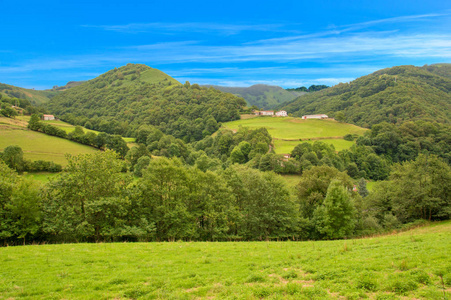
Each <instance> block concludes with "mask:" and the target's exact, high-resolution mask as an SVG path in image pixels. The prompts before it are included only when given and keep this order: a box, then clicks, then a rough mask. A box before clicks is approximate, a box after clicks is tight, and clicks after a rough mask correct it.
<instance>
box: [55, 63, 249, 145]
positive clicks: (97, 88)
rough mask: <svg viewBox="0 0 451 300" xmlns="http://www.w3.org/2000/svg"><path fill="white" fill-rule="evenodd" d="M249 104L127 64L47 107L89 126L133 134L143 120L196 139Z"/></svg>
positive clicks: (162, 129)
mask: <svg viewBox="0 0 451 300" xmlns="http://www.w3.org/2000/svg"><path fill="white" fill-rule="evenodd" d="M245 105H246V103H245V101H244V100H243V99H242V98H238V97H236V96H234V95H232V94H228V93H223V92H220V91H218V90H216V89H213V88H203V87H200V86H199V85H197V84H193V85H190V84H189V83H188V82H187V83H185V84H184V85H182V84H180V83H178V82H176V81H175V80H174V79H173V78H171V77H169V76H168V75H166V74H164V73H162V72H161V71H158V70H155V69H151V68H150V67H147V66H145V65H133V64H128V65H127V66H124V67H121V68H119V69H114V70H111V71H109V72H107V73H105V74H103V75H101V76H99V77H97V78H95V79H93V80H90V81H88V82H85V83H83V84H81V85H79V86H76V87H73V88H71V89H69V90H67V91H65V92H62V93H60V94H58V95H57V96H55V97H53V98H52V99H51V101H50V102H49V103H48V104H47V107H48V109H49V111H50V112H52V113H53V114H55V115H57V116H58V117H60V118H61V119H62V120H63V121H66V122H69V123H71V124H74V125H82V126H85V127H86V128H88V129H95V130H98V131H103V132H107V133H110V134H119V135H122V136H132V137H134V136H136V134H137V130H138V128H139V127H140V126H141V125H153V126H157V127H158V128H159V129H160V130H161V131H162V132H164V133H166V134H170V135H172V136H174V137H176V138H180V139H183V140H184V141H185V142H192V141H196V140H200V139H202V138H203V137H205V136H208V135H210V134H212V133H213V132H215V131H216V130H217V129H218V128H219V125H218V123H219V122H226V121H232V120H236V119H239V118H240V115H239V111H240V109H241V108H242V107H243V106H245Z"/></svg>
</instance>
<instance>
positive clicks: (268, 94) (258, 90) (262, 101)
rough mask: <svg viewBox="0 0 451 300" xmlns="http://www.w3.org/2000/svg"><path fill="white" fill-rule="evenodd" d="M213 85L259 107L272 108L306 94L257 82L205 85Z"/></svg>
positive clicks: (250, 104)
mask: <svg viewBox="0 0 451 300" xmlns="http://www.w3.org/2000/svg"><path fill="white" fill-rule="evenodd" d="M205 86H206V87H213V88H215V89H218V90H220V91H222V92H226V93H231V94H234V95H236V96H239V97H243V98H244V100H246V102H247V104H248V105H249V106H252V105H255V106H257V107H258V108H263V109H271V108H274V107H276V106H278V105H280V104H282V103H285V102H288V101H291V100H293V99H295V98H296V97H298V96H301V95H303V94H306V93H305V92H300V91H294V90H293V91H287V90H285V89H283V88H281V87H280V86H273V85H266V84H256V85H252V86H250V87H227V86H218V85H205Z"/></svg>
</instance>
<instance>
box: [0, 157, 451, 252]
mask: <svg viewBox="0 0 451 300" xmlns="http://www.w3.org/2000/svg"><path fill="white" fill-rule="evenodd" d="M67 159H68V162H69V163H68V166H67V167H66V168H65V171H64V172H62V173H61V174H60V175H58V176H57V177H56V178H55V179H53V180H51V181H50V182H49V183H47V184H45V185H43V186H39V185H37V184H36V183H35V182H33V181H30V180H28V179H26V178H23V177H20V176H18V175H17V174H16V173H15V171H13V170H12V169H10V168H9V167H8V166H7V165H6V164H5V163H4V162H3V161H0V181H1V182H0V183H1V184H0V194H1V195H2V197H1V203H0V232H1V235H0V240H1V241H2V242H3V243H4V244H6V243H22V242H24V243H25V242H27V241H28V242H32V241H34V242H44V241H45V242H82V241H89V242H95V241H124V240H126V241H174V240H196V241H228V240H267V239H294V240H305V239H338V238H349V237H354V236H361V235H366V234H373V233H377V232H383V231H386V230H392V229H394V228H400V227H402V226H403V224H408V223H410V222H415V221H417V220H444V219H449V217H450V214H451V200H450V199H451V194H450V193H451V169H450V167H449V165H448V164H447V163H445V162H444V161H443V160H442V159H440V158H439V157H437V156H435V155H423V154H421V155H419V156H418V157H417V159H416V160H414V161H410V162H404V163H397V164H395V165H394V167H393V171H392V173H391V175H390V177H389V178H388V180H387V181H384V182H382V183H379V184H378V185H377V186H376V188H375V190H374V191H373V192H371V193H369V192H368V190H367V189H366V188H365V181H360V183H359V190H358V191H353V189H352V187H353V183H354V180H353V179H352V178H351V177H350V176H349V175H348V174H347V173H346V172H340V171H339V170H337V169H336V168H334V167H330V166H326V165H323V166H314V167H312V168H310V169H309V170H307V171H305V172H303V174H302V176H301V180H300V182H299V184H298V185H297V186H296V188H295V189H294V190H293V189H290V188H289V187H288V186H287V184H286V182H285V181H284V179H283V178H282V177H280V176H279V175H277V174H275V173H274V172H271V171H269V172H262V171H259V170H257V169H253V168H250V167H248V166H245V165H239V164H232V165H230V166H228V167H227V168H225V169H218V170H216V171H209V170H206V171H204V170H202V169H200V168H198V167H197V166H189V165H187V164H184V163H182V162H181V161H180V159H178V158H171V159H169V158H164V157H162V158H149V163H148V165H147V166H146V167H145V168H143V169H142V177H140V178H139V179H136V178H134V177H133V176H132V173H131V172H125V171H124V170H126V169H127V168H125V167H124V164H125V163H126V161H124V160H120V159H118V155H117V154H116V153H114V152H112V151H109V150H107V151H105V152H98V153H95V154H84V155H79V156H70V155H69V156H68V157H67Z"/></svg>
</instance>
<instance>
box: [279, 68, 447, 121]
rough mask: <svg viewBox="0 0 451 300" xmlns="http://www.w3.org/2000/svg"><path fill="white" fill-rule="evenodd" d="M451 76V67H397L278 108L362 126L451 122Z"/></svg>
mask: <svg viewBox="0 0 451 300" xmlns="http://www.w3.org/2000/svg"><path fill="white" fill-rule="evenodd" d="M450 74H451V64H439V65H430V66H424V67H415V66H398V67H393V68H388V69H383V70H379V71H377V72H374V73H372V74H370V75H367V76H363V77H360V78H357V79H356V80H354V81H352V82H350V83H340V84H338V85H336V86H333V87H331V88H328V89H325V90H321V91H319V92H316V93H313V94H308V95H304V96H302V97H299V98H297V99H295V100H293V101H292V102H290V103H288V104H286V105H280V106H279V108H281V109H284V110H286V111H287V112H289V113H292V114H293V115H294V116H298V117H300V116H302V115H304V114H316V113H325V114H328V115H329V116H331V117H336V118H341V119H342V120H343V121H346V122H348V123H353V124H356V125H359V126H363V127H370V126H372V125H373V124H377V123H380V122H383V121H386V122H390V123H402V122H404V121H407V120H409V121H412V120H419V119H422V120H428V121H437V122H442V123H449V122H450V119H451V76H450Z"/></svg>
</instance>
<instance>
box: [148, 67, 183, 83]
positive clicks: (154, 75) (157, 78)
mask: <svg viewBox="0 0 451 300" xmlns="http://www.w3.org/2000/svg"><path fill="white" fill-rule="evenodd" d="M139 79H140V80H141V81H145V82H148V83H158V82H161V81H163V80H164V79H167V80H169V81H170V82H172V83H173V84H178V85H180V82H178V81H177V80H175V79H174V78H172V77H171V76H169V75H168V74H166V73H163V72H162V71H160V70H157V69H149V70H147V71H144V72H142V73H141V75H140V76H139Z"/></svg>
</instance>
